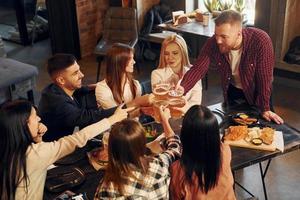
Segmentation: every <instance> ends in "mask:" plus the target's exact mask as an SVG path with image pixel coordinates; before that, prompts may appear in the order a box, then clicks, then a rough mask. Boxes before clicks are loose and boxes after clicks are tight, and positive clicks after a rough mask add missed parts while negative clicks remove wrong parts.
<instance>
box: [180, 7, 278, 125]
mask: <svg viewBox="0 0 300 200" xmlns="http://www.w3.org/2000/svg"><path fill="white" fill-rule="evenodd" d="M209 65H211V66H214V67H217V69H218V71H219V73H220V75H221V81H222V89H223V95H224V100H225V103H227V104H229V105H234V104H236V103H241V102H243V101H244V102H246V103H248V104H249V105H255V106H257V107H258V108H259V109H260V111H261V114H262V116H263V118H265V119H266V120H268V121H271V120H273V121H274V122H276V123H277V124H281V123H283V120H282V118H281V117H280V116H279V115H277V114H276V113H275V112H273V108H272V103H271V92H272V81H273V66H274V52H273V46H272V41H271V39H270V37H269V36H268V34H267V33H265V32H264V31H262V30H260V29H257V28H243V27H242V17H241V15H240V14H239V13H238V12H236V11H233V10H227V11H224V12H222V13H221V14H220V15H219V16H218V17H217V18H216V19H215V35H214V36H213V37H212V38H210V39H208V40H207V42H206V43H205V45H204V46H203V48H202V50H201V52H200V54H199V56H198V59H197V61H196V63H195V64H194V65H193V67H192V68H191V69H190V70H189V71H188V72H187V73H186V74H185V75H184V77H183V80H182V82H181V86H182V87H183V88H184V90H185V93H186V92H188V91H189V90H190V89H191V88H192V87H193V86H194V85H195V83H196V82H197V81H198V80H199V79H202V78H203V77H204V75H205V74H206V73H207V71H208V66H209Z"/></svg>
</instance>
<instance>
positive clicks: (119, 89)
mask: <svg viewBox="0 0 300 200" xmlns="http://www.w3.org/2000/svg"><path fill="white" fill-rule="evenodd" d="M133 57H134V49H133V48H132V47H130V46H129V45H126V44H122V43H115V44H113V45H112V47H111V48H110V49H109V50H108V52H107V54H106V57H105V60H106V76H105V79H104V80H102V81H100V82H98V83H97V86H96V91H95V94H96V100H97V104H98V107H102V108H104V109H108V108H112V107H115V106H118V105H120V104H121V103H123V102H125V103H126V105H127V106H128V107H129V106H138V105H140V104H149V101H150V100H151V98H153V95H144V96H141V95H142V87H141V85H140V83H139V81H137V80H135V79H133V71H134V66H133V65H134V64H135V61H134V58H133Z"/></svg>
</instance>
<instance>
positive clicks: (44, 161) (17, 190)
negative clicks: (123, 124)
mask: <svg viewBox="0 0 300 200" xmlns="http://www.w3.org/2000/svg"><path fill="white" fill-rule="evenodd" d="M126 116H127V111H126V110H122V109H121V108H118V109H117V110H116V111H115V114H114V115H112V116H111V117H109V118H105V119H103V120H101V121H99V122H96V123H94V124H92V125H90V126H87V127H86V128H84V129H82V130H80V131H78V132H76V133H74V134H72V135H69V136H66V137H63V138H61V139H59V140H57V141H54V142H41V141H42V140H41V139H42V135H43V134H44V133H45V132H46V130H47V128H46V126H45V125H43V124H42V123H40V120H41V119H40V118H39V116H38V115H37V114H36V109H35V107H33V106H32V104H31V103H30V102H28V101H24V100H18V101H14V102H11V103H8V104H6V105H4V106H3V108H2V109H1V110H0V130H1V131H0V157H1V161H0V199H5V200H13V199H30V200H31V199H43V191H44V185H45V180H46V174H47V168H48V167H49V166H50V165H51V164H53V163H54V162H55V161H56V160H58V159H60V158H62V157H64V156H66V155H67V154H69V153H71V152H73V151H74V150H75V148H76V147H83V146H84V145H85V144H86V142H87V141H88V140H89V139H91V138H92V137H95V136H96V135H98V134H99V133H101V132H103V131H105V130H107V129H109V128H110V126H111V125H112V124H114V123H116V122H118V121H120V120H122V119H124V118H126Z"/></svg>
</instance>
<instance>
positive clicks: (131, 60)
mask: <svg viewBox="0 0 300 200" xmlns="http://www.w3.org/2000/svg"><path fill="white" fill-rule="evenodd" d="M134 64H135V60H134V58H133V53H131V54H130V58H129V61H128V63H127V65H126V67H125V72H127V73H133V70H134V66H133V65H134Z"/></svg>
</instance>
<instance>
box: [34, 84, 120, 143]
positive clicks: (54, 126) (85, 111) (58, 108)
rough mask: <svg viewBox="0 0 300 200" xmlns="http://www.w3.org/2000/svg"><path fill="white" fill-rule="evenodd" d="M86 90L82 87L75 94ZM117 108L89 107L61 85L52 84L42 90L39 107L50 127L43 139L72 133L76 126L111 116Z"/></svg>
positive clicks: (41, 115) (43, 120)
mask: <svg viewBox="0 0 300 200" xmlns="http://www.w3.org/2000/svg"><path fill="white" fill-rule="evenodd" d="M86 91H87V89H86V88H84V87H83V88H80V89H78V90H76V92H75V93H77V95H75V93H74V96H82V95H81V94H85V93H87V92H86ZM80 102H81V101H80ZM115 109H116V108H112V109H108V110H103V109H99V108H87V105H83V104H80V103H79V101H77V100H76V98H73V99H72V98H71V97H70V96H68V95H67V94H66V93H65V92H64V91H63V90H62V89H61V88H60V87H59V86H57V85H55V84H50V85H48V86H47V87H46V88H45V89H44V90H43V91H42V96H41V100H40V103H39V107H38V113H39V116H40V117H41V121H42V122H43V123H44V124H45V125H46V126H47V127H48V131H47V132H46V134H45V135H44V136H43V140H44V141H53V140H57V139H59V138H61V137H63V136H66V135H70V134H72V133H73V130H74V128H75V127H76V126H78V127H79V128H80V129H81V128H84V127H85V126H88V125H90V124H92V123H95V122H97V121H99V120H101V119H103V118H105V117H109V116H111V115H112V114H113V113H114V111H115Z"/></svg>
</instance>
